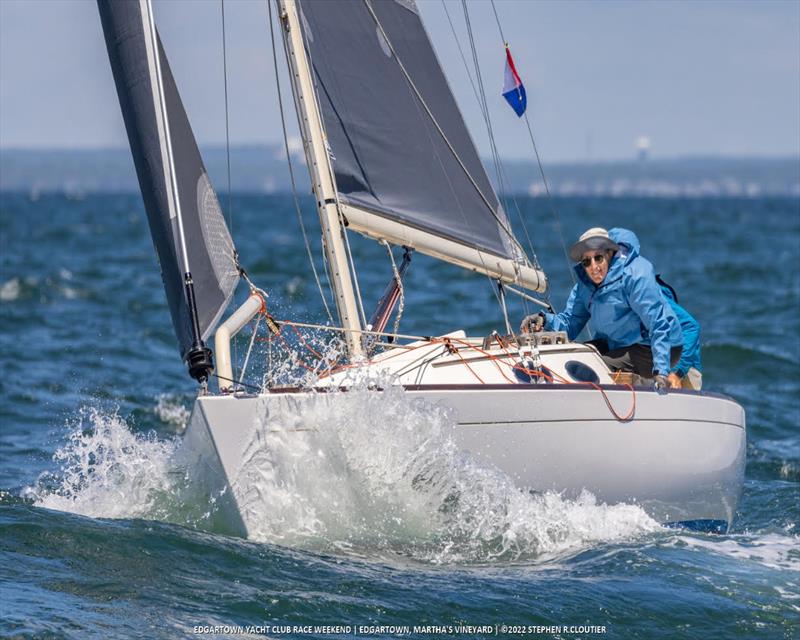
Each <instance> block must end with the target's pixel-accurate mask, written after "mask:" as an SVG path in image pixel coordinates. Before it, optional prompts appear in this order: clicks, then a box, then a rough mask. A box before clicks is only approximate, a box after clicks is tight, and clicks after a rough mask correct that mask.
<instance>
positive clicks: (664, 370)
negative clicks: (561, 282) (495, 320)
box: [521, 227, 683, 391]
mask: <svg viewBox="0 0 800 640" xmlns="http://www.w3.org/2000/svg"><path fill="white" fill-rule="evenodd" d="M570 258H572V260H574V261H575V262H576V263H577V264H576V265H575V272H576V273H577V275H578V282H577V283H576V284H575V286H574V287H573V288H572V292H571V293H570V296H569V299H568V300H567V306H566V308H565V309H564V311H562V312H561V313H558V314H553V313H539V314H535V315H533V316H528V317H527V318H525V320H523V322H522V327H521V330H522V332H523V333H526V332H528V331H541V330H542V329H543V328H544V329H548V330H552V331H566V333H567V335H568V336H569V339H570V340H574V339H575V338H577V337H578V334H579V333H580V332H581V330H582V329H583V327H584V326H585V325H586V323H587V322H588V321H589V320H591V321H592V327H593V329H594V332H595V339H594V341H593V342H594V343H595V344H596V345H598V347H599V349H600V352H601V354H602V356H603V359H604V360H605V361H606V363H607V364H608V365H609V367H610V368H611V369H612V370H615V371H633V372H634V373H637V374H638V375H640V376H642V377H645V378H653V379H654V386H655V387H656V388H657V389H658V390H659V391H662V390H666V389H667V388H668V387H669V382H668V379H667V376H668V375H669V373H670V371H671V370H672V367H673V366H675V365H676V364H677V363H678V360H679V358H680V354H681V350H682V345H683V334H682V332H681V326H680V323H679V322H678V318H677V317H676V315H675V312H674V311H673V310H672V308H671V307H670V305H669V304H668V303H667V301H666V299H665V298H664V296H663V295H662V293H661V288H660V287H659V285H658V283H657V282H656V278H655V272H654V271H653V265H652V264H650V262H649V261H648V260H646V259H645V258H643V257H641V256H640V255H639V240H638V238H637V237H636V235H635V234H634V233H633V232H632V231H628V230H627V229H612V230H611V231H606V230H605V229H602V228H600V227H595V228H593V229H589V230H588V231H587V232H586V233H584V234H583V235H582V236H581V237H580V239H579V240H578V242H576V243H575V244H574V245H573V246H572V248H571V249H570Z"/></svg>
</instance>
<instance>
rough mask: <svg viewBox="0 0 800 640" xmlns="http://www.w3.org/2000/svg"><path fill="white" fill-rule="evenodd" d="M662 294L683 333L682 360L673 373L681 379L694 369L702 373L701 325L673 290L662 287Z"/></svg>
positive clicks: (673, 369)
mask: <svg viewBox="0 0 800 640" xmlns="http://www.w3.org/2000/svg"><path fill="white" fill-rule="evenodd" d="M661 293H663V294H664V297H665V298H666V299H667V302H669V305H670V306H671V307H672V310H673V311H674V312H675V315H676V316H677V318H678V322H680V323H681V331H683V351H681V359H680V360H678V364H676V365H675V366H674V367H672V371H674V372H676V373H677V374H678V375H679V376H680V377H681V378H683V377H684V376H685V375H686V372H687V371H689V369H691V368H692V367H694V368H695V369H697V370H698V371H702V370H703V365H702V364H700V323H699V322H698V321H697V320H695V319H694V316H692V314H691V313H689V312H688V311H687V310H686V309H684V308H683V307H682V306H681V305H679V304H678V301H677V300H675V294H674V293H673V291H672V289H670V288H669V287H665V286H664V285H661Z"/></svg>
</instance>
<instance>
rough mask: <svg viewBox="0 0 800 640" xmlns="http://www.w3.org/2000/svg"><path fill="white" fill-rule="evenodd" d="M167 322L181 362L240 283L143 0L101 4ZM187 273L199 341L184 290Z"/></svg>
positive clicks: (211, 326)
mask: <svg viewBox="0 0 800 640" xmlns="http://www.w3.org/2000/svg"><path fill="white" fill-rule="evenodd" d="M97 4H98V8H99V10H100V19H101V22H102V24H103V33H104V35H105V40H106V48H107V49H108V57H109V60H110V61H111V69H112V71H113V73H114V82H115V84H116V86H117V94H118V96H119V102H120V106H121V107H122V115H123V118H124V120H125V128H126V130H127V132H128V140H129V141H130V145H131V152H132V154H133V159H134V163H135V165H136V173H137V176H138V178H139V187H140V189H141V192H142V198H143V199H144V204H145V209H146V210H147V218H148V221H149V223H150V232H151V234H152V237H153V243H154V244H155V248H156V252H157V254H158V259H159V262H160V264H161V277H162V279H163V281H164V288H165V289H166V292H167V301H168V303H169V308H170V313H171V315H172V323H173V325H174V327H175V333H176V334H177V337H178V343H179V346H180V350H181V355H182V357H184V358H186V357H187V355H188V354H189V352H190V350H191V349H192V347H193V346H196V344H193V343H195V342H196V338H200V339H202V340H205V339H206V338H207V337H208V335H209V334H210V333H211V331H212V330H213V329H214V326H215V325H216V323H217V321H218V320H219V318H220V316H221V315H222V312H223V311H224V310H225V308H226V307H227V305H228V303H229V302H230V299H231V297H232V295H233V291H234V289H235V288H236V285H237V283H238V280H239V271H238V268H237V264H236V257H235V249H234V246H233V241H232V240H231V236H230V233H229V232H228V228H227V226H226V224H225V220H224V218H223V216H222V212H221V209H220V206H219V201H218V200H217V196H216V194H215V193H214V189H213V188H212V186H211V182H210V181H209V179H208V174H207V173H206V170H205V167H204V165H203V161H202V158H201V157H200V153H199V151H198V148H197V143H196V141H195V139H194V135H193V134H192V129H191V126H190V125H189V120H188V118H187V116H186V111H185V110H184V108H183V103H182V102H181V98H180V95H179V93H178V88H177V86H176V85H175V80H174V79H173V77H172V72H171V71H170V67H169V63H168V62H167V57H166V54H165V53H164V49H163V47H162V46H161V39H160V38H159V37H158V34H157V32H156V29H155V26H153V21H152V13H151V7H150V3H149V2H148V0H98V3H97ZM187 272H190V273H191V279H192V280H193V290H194V299H195V303H196V309H197V322H198V328H199V333H200V335H199V336H195V335H193V333H194V331H193V328H192V323H193V318H192V313H191V309H190V301H189V300H188V299H187V287H186V286H185V277H186V273H187Z"/></svg>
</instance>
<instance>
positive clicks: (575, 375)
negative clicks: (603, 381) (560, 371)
mask: <svg viewBox="0 0 800 640" xmlns="http://www.w3.org/2000/svg"><path fill="white" fill-rule="evenodd" d="M564 368H565V369H566V370H567V373H568V374H569V375H570V377H571V378H572V379H573V380H576V381H577V382H593V383H594V384H598V383H599V382H600V378H599V377H598V376H597V374H596V373H595V372H594V369H592V368H591V367H590V366H589V365H587V364H584V363H583V362H579V361H578V360H570V361H568V362H567V364H566V365H564Z"/></svg>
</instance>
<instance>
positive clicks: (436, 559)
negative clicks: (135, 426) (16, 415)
mask: <svg viewBox="0 0 800 640" xmlns="http://www.w3.org/2000/svg"><path fill="white" fill-rule="evenodd" d="M373 382H374V381H373ZM370 386H372V388H373V389H374V386H373V384H372V382H370V383H363V384H362V385H361V386H360V387H359V388H358V389H357V390H356V391H351V392H349V393H347V394H339V393H335V392H334V393H327V394H319V395H318V396H316V397H315V398H314V401H313V402H311V403H310V404H309V405H308V406H304V408H303V409H302V411H301V412H300V413H297V412H293V411H291V410H287V411H286V412H285V413H284V414H282V415H276V414H271V415H270V416H269V428H267V426H266V425H267V422H266V420H265V421H263V424H261V425H258V426H257V427H256V433H255V434H254V436H255V437H254V440H253V442H254V444H253V446H252V447H251V448H250V449H249V450H247V451H246V454H245V461H244V464H243V466H242V469H241V472H240V474H239V476H238V477H237V478H236V479H235V481H234V482H233V483H232V487H231V489H232V491H233V493H234V495H235V496H236V497H237V499H238V502H239V503H240V504H241V505H242V511H243V516H244V518H245V520H246V521H247V523H248V525H249V528H250V531H251V538H252V539H253V540H255V541H258V542H265V543H273V544H279V545H281V546H287V547H293V548H298V549H304V550H310V551H322V552H334V553H347V554H355V555H358V556H363V555H365V554H366V555H368V556H371V555H373V554H375V553H377V554H378V555H380V556H385V555H387V554H388V555H390V556H395V557H396V556H399V557H404V558H410V559H414V560H417V561H421V562H424V563H436V564H441V563H445V564H452V563H468V564H475V563H478V564H480V563H486V562H497V561H500V562H507V561H511V562H516V561H526V562H528V561H534V562H540V561H548V560H552V559H554V558H557V557H563V556H565V555H571V554H573V553H577V552H580V551H581V550H584V549H585V548H587V547H588V546H591V545H594V544H598V543H602V542H608V541H618V540H625V539H630V538H633V537H636V536H640V535H642V534H646V533H649V532H653V531H657V530H660V529H661V527H660V526H659V525H658V524H657V523H656V522H655V521H653V520H652V519H651V518H649V517H648V516H647V514H645V512H644V511H643V510H642V509H641V508H640V507H638V506H634V505H614V506H608V505H605V504H599V503H598V502H597V501H596V499H595V498H594V496H592V495H591V494H589V493H584V494H583V495H581V496H580V497H579V498H578V499H577V500H566V499H563V498H562V497H560V496H559V495H557V494H554V493H548V494H544V495H531V494H529V493H525V492H522V491H520V490H519V489H518V488H517V487H516V486H515V485H514V483H513V481H512V480H511V479H510V478H509V477H507V476H505V475H504V474H502V473H501V472H499V471H498V470H497V469H494V468H492V467H488V466H486V465H482V464H480V463H479V462H478V461H476V460H475V459H474V458H472V457H470V456H468V455H466V454H464V453H463V452H461V451H459V450H458V448H457V447H456V445H455V444H454V442H453V440H452V438H451V437H450V434H451V431H452V429H453V428H454V426H455V420H454V417H453V416H452V415H451V413H450V412H449V411H448V410H446V409H444V408H442V407H438V406H433V405H431V404H428V403H425V402H422V401H419V400H412V399H410V398H409V397H408V396H407V395H406V394H405V392H404V391H403V390H402V389H399V388H389V389H388V390H387V391H382V392H378V391H374V390H370V389H369V387H370ZM334 399H335V402H332V400H334ZM159 403H160V404H161V406H162V410H163V407H164V406H166V407H167V409H166V411H167V413H168V414H170V415H173V414H175V413H178V414H180V413H181V412H180V411H179V410H176V409H175V406H174V405H173V404H172V403H171V401H169V400H164V399H159ZM184 411H185V410H184ZM180 419H181V420H182V419H183V418H182V417H181V418H180ZM281 427H291V428H293V429H296V428H298V427H299V428H303V429H305V431H303V432H302V436H301V437H297V432H296V431H294V432H293V433H292V434H291V437H289V436H290V434H288V433H287V432H286V431H284V430H283V429H282V428H281ZM181 443H182V441H181V439H180V438H177V437H176V438H171V439H166V440H164V439H158V438H156V437H155V435H153V434H139V433H134V432H133V431H132V430H131V429H130V428H129V426H128V425H127V424H126V422H125V420H123V419H122V418H121V417H120V416H119V415H118V413H117V412H114V411H112V412H103V411H101V410H99V409H96V408H87V409H83V410H81V411H80V412H79V419H78V420H77V424H76V425H75V428H74V429H73V431H72V433H71V434H70V435H69V437H68V439H67V442H66V443H65V444H64V445H63V446H61V447H60V448H59V449H58V450H57V452H56V454H55V456H54V459H55V460H56V461H57V462H59V463H60V468H59V469H58V470H57V471H56V472H52V473H46V474H43V475H42V476H41V477H40V478H39V479H38V480H37V482H36V483H35V484H34V486H32V487H28V488H27V489H25V491H24V492H23V493H24V496H25V497H26V498H27V499H29V500H32V501H33V503H34V504H35V505H36V506H41V507H45V508H50V509H57V510H61V511H67V512H72V513H78V514H81V515H86V516H91V517H95V518H143V519H152V520H163V521H168V522H172V523H176V524H181V525H185V526H190V527H195V528H200V529H206V530H210V531H217V530H224V529H223V528H220V527H219V522H218V520H217V518H218V517H219V516H220V514H219V510H218V509H217V501H218V498H219V496H211V497H209V496H207V495H200V493H199V483H197V482H196V481H195V478H194V477H193V475H194V470H193V469H185V468H183V467H182V466H181V462H180V461H181V460H182V457H181V455H180V453H181Z"/></svg>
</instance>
